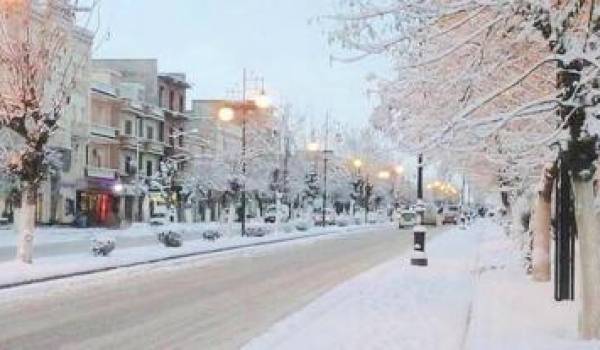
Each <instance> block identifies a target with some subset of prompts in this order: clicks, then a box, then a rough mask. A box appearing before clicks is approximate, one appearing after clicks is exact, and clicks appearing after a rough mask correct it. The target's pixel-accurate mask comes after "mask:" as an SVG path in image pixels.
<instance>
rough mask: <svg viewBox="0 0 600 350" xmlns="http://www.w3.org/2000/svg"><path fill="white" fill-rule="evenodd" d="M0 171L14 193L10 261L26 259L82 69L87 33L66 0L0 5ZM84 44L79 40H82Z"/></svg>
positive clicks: (88, 40) (89, 43)
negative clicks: (2, 136) (2, 138)
mask: <svg viewBox="0 0 600 350" xmlns="http://www.w3.org/2000/svg"><path fill="white" fill-rule="evenodd" d="M0 16H1V17H2V20H1V21H0V78H1V79H0V128H1V129H2V132H4V133H7V134H8V135H9V136H8V137H7V138H6V139H9V140H11V142H10V143H5V144H3V145H2V146H3V148H4V150H3V152H2V155H3V157H4V159H3V160H2V164H3V168H2V170H3V171H4V172H5V173H6V174H7V176H9V178H11V180H12V181H13V182H14V183H15V186H16V188H17V191H18V193H19V194H20V203H19V205H18V209H17V211H16V229H17V231H18V235H19V238H18V243H17V259H18V260H20V261H22V262H25V263H31V262H32V253H33V238H34V229H35V210H36V199H37V190H38V188H39V186H40V184H41V183H42V181H44V180H46V179H47V175H48V171H49V168H50V164H51V162H52V159H53V157H52V156H51V153H52V152H51V150H50V148H49V147H48V143H49V141H50V138H51V137H52V135H53V134H54V132H55V131H56V130H57V129H58V128H59V119H60V118H61V117H62V116H63V114H64V112H65V108H66V106H67V105H68V104H69V102H70V99H71V96H72V93H73V91H74V90H75V89H76V87H77V84H78V82H79V74H80V72H81V71H82V70H83V69H84V68H85V66H86V63H87V61H88V58H89V57H88V56H89V52H86V51H85V50H84V51H83V52H82V51H81V48H80V46H79V44H80V43H81V41H82V40H83V41H87V42H88V43H87V47H88V50H89V45H91V40H92V34H91V33H90V32H88V31H86V30H83V29H82V28H81V27H78V26H77V25H76V8H75V7H74V4H73V3H71V2H69V1H66V0H46V1H32V0H23V1H8V2H7V1H2V2H0ZM83 46H86V45H83Z"/></svg>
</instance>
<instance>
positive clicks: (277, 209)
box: [275, 193, 281, 232]
mask: <svg viewBox="0 0 600 350" xmlns="http://www.w3.org/2000/svg"><path fill="white" fill-rule="evenodd" d="M275 230H276V232H281V194H279V193H276V194H275Z"/></svg>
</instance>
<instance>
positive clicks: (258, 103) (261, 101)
mask: <svg viewBox="0 0 600 350" xmlns="http://www.w3.org/2000/svg"><path fill="white" fill-rule="evenodd" d="M247 83H248V75H247V72H246V69H244V70H243V78H242V97H243V98H242V101H241V102H234V103H231V104H230V105H226V106H224V107H222V108H220V109H219V112H218V117H219V119H220V120H221V121H224V122H230V121H232V120H233V119H235V118H236V112H237V111H239V112H240V116H239V117H240V119H241V122H242V140H241V141H242V155H241V158H242V174H243V176H242V178H243V183H242V198H241V199H242V220H241V221H242V236H245V235H246V124H247V115H248V112H250V111H256V110H262V109H267V108H269V107H270V106H271V101H270V99H269V98H268V97H267V96H266V95H265V94H264V93H261V94H260V95H258V96H256V97H255V98H254V99H248V98H247V97H246V86H247Z"/></svg>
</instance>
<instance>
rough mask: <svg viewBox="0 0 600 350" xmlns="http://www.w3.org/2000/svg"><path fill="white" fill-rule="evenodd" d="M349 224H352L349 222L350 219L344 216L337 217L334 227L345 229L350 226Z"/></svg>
mask: <svg viewBox="0 0 600 350" xmlns="http://www.w3.org/2000/svg"><path fill="white" fill-rule="evenodd" d="M351 222H352V220H350V217H348V216H345V215H343V216H339V217H338V218H337V219H336V220H335V223H336V225H337V226H339V227H346V226H348V225H350V224H351Z"/></svg>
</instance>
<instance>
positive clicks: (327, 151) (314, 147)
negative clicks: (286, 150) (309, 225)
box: [308, 114, 333, 227]
mask: <svg viewBox="0 0 600 350" xmlns="http://www.w3.org/2000/svg"><path fill="white" fill-rule="evenodd" d="M324 141H325V142H324V147H323V150H322V153H323V204H322V205H321V225H322V226H323V227H325V225H326V221H325V218H326V217H327V210H326V207H327V170H328V169H327V165H328V164H327V163H328V162H329V157H328V156H329V154H332V153H333V151H332V150H330V149H328V148H329V114H328V115H327V117H326V120H325V140H324ZM320 148H321V147H320V145H319V144H318V143H317V142H311V143H309V144H308V150H309V151H311V152H318V151H319V149H320Z"/></svg>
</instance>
